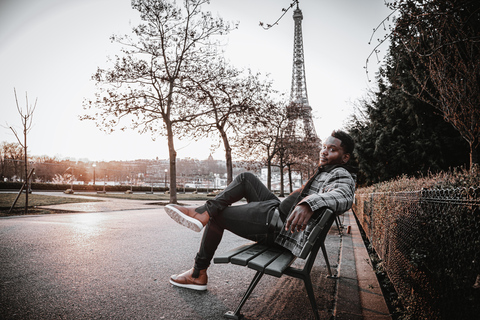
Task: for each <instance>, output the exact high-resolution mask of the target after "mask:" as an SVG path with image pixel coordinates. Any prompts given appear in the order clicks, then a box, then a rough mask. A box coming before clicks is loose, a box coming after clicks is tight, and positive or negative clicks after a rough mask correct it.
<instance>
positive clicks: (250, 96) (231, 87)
mask: <svg viewBox="0 0 480 320" xmlns="http://www.w3.org/2000/svg"><path fill="white" fill-rule="evenodd" d="M198 68H199V70H198V71H199V72H197V73H195V72H192V75H195V74H200V73H202V74H203V75H198V76H195V77H194V78H191V79H190V81H191V83H193V84H194V87H193V88H192V90H191V91H192V92H193V97H192V98H193V99H192V101H194V103H195V104H196V105H197V108H198V106H202V105H204V106H205V108H202V109H204V110H206V112H205V114H204V115H203V116H202V117H199V118H197V119H195V120H194V121H192V122H190V127H191V128H192V130H194V131H195V132H197V134H202V135H210V134H211V133H213V132H217V133H218V134H219V136H220V139H221V141H222V143H223V146H224V150H225V160H226V168H227V184H228V183H230V182H232V180H233V161H232V146H231V141H230V140H236V139H237V138H238V137H242V136H243V131H244V130H245V128H246V127H248V126H255V125H256V124H258V123H259V122H261V121H262V120H263V119H265V117H267V115H268V112H271V111H268V108H266V107H265V104H264V101H265V97H267V96H268V95H269V94H270V92H271V90H272V89H271V86H272V82H271V81H270V80H268V79H265V80H263V79H261V75H260V74H259V73H257V74H253V73H251V71H248V72H247V73H246V72H243V71H240V70H238V69H236V68H234V67H232V66H230V65H228V64H227V63H226V62H225V61H224V59H223V58H221V57H219V58H218V59H213V60H211V61H209V62H208V64H207V65H205V66H202V65H199V66H198ZM229 135H230V137H229Z"/></svg>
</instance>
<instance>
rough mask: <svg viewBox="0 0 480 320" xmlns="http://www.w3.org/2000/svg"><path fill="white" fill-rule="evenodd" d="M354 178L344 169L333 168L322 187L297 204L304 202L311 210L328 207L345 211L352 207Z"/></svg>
mask: <svg viewBox="0 0 480 320" xmlns="http://www.w3.org/2000/svg"><path fill="white" fill-rule="evenodd" d="M354 194H355V180H354V179H353V177H352V175H351V174H350V173H349V172H348V171H347V170H345V169H343V168H341V169H334V170H333V171H332V172H330V177H329V178H328V179H327V180H326V181H325V183H324V184H323V186H322V188H321V189H320V190H318V191H314V192H312V193H311V194H309V195H308V196H306V197H305V198H304V199H303V200H302V201H300V203H299V204H302V203H306V204H308V205H309V206H310V208H311V209H312V211H316V210H318V209H320V208H323V207H328V208H330V209H332V210H333V211H334V212H342V213H343V212H345V211H347V210H348V209H350V208H351V207H352V204H353V199H354Z"/></svg>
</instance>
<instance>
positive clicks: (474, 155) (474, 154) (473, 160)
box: [469, 142, 478, 169]
mask: <svg viewBox="0 0 480 320" xmlns="http://www.w3.org/2000/svg"><path fill="white" fill-rule="evenodd" d="M469 145H470V169H472V168H473V166H474V165H475V164H478V147H475V145H474V142H469Z"/></svg>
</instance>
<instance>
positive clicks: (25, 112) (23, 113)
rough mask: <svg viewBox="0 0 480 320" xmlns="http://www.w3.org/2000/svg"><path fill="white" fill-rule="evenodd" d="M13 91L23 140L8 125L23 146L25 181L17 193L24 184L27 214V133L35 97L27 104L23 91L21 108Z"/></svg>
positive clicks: (30, 127)
mask: <svg viewBox="0 0 480 320" xmlns="http://www.w3.org/2000/svg"><path fill="white" fill-rule="evenodd" d="M13 92H14V94H15V103H16V105H17V110H18V113H19V114H20V118H21V121H22V131H23V142H22V140H21V139H20V137H19V135H18V133H17V131H16V130H15V128H13V127H10V129H11V130H12V131H13V133H14V134H15V137H16V138H17V140H18V143H19V144H20V145H21V146H22V148H23V155H24V168H25V171H24V173H25V181H24V183H23V186H22V188H21V189H20V191H19V193H18V195H20V194H21V193H22V190H23V189H24V188H25V186H26V187H27V189H26V192H25V214H27V213H28V193H29V191H30V190H29V186H28V180H29V178H30V175H29V174H28V153H27V135H28V133H29V132H30V130H31V129H32V124H33V113H34V111H35V108H36V106H37V99H35V103H34V104H33V106H32V105H29V104H28V95H27V93H25V108H21V107H20V105H19V103H18V98H17V91H16V90H15V88H14V89H13ZM17 200H18V196H17V199H16V200H15V202H16V201H17ZM14 205H15V203H14V204H13V205H12V208H13V206H14Z"/></svg>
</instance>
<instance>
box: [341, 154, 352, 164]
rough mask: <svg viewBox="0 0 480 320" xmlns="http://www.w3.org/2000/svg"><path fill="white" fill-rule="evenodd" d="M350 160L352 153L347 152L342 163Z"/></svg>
mask: <svg viewBox="0 0 480 320" xmlns="http://www.w3.org/2000/svg"><path fill="white" fill-rule="evenodd" d="M348 160H350V153H345V154H344V155H343V157H342V164H346V163H347V162H348Z"/></svg>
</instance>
